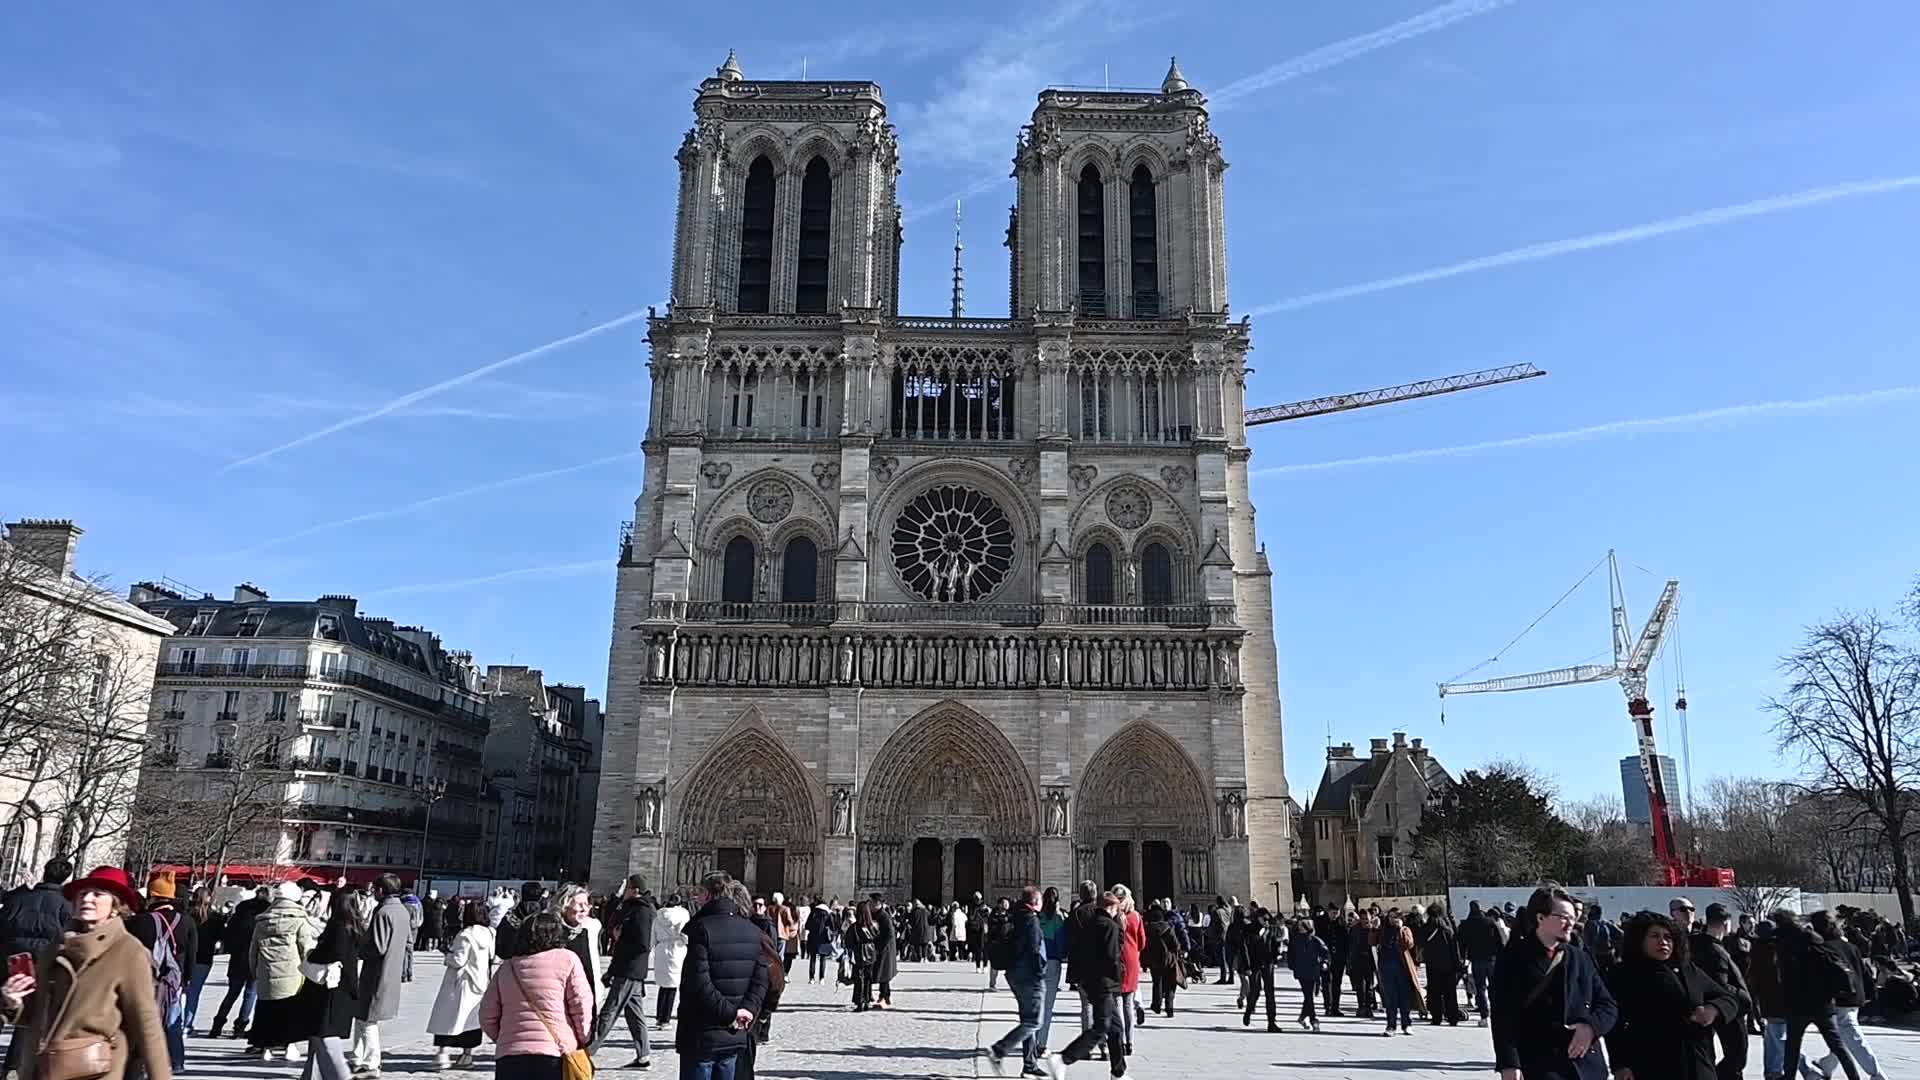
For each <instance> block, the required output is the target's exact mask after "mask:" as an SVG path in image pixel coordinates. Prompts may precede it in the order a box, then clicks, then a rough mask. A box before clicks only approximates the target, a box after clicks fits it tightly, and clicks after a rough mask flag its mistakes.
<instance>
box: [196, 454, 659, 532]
mask: <svg viewBox="0 0 1920 1080" xmlns="http://www.w3.org/2000/svg"><path fill="white" fill-rule="evenodd" d="M643 453H644V452H643V451H640V450H630V451H628V452H626V453H624V454H609V455H608V456H606V457H599V458H594V459H593V460H592V461H582V462H580V463H579V464H577V465H562V466H560V467H559V468H556V469H542V470H540V471H539V472H530V473H522V474H520V475H519V476H509V477H505V478H503V479H500V480H489V481H487V482H486V483H484V484H475V485H473V486H472V487H466V488H461V489H460V490H459V491H449V492H446V493H445V494H441V495H432V496H429V497H427V498H424V499H416V500H414V501H413V502H410V503H403V504H401V505H399V506H390V507H387V508H386V509H384V510H369V511H367V512H366V513H364V514H354V515H352V516H351V517H343V518H331V519H329V520H326V521H322V522H320V523H318V524H316V525H309V526H307V527H306V528H304V529H299V530H296V531H294V532H290V533H287V534H286V535H284V536H276V537H274V538H272V539H271V540H262V541H261V542H260V543H258V544H254V545H253V546H252V547H248V548H242V549H241V550H239V551H235V552H233V553H232V554H234V555H248V554H251V553H253V552H256V551H265V550H266V549H267V548H270V547H278V546H279V545H281V544H286V543H291V542H292V541H295V540H300V539H304V538H306V537H309V536H313V535H315V534H316V533H323V532H328V531H331V530H333V529H344V528H346V527H347V526H349V525H364V524H366V523H367V522H369V521H385V520H387V519H388V518H397V517H405V516H407V515H408V514H417V513H419V512H420V511H422V510H426V509H429V508H431V507H435V506H439V505H441V504H442V503H450V502H455V501H458V500H460V499H467V498H472V497H473V496H475V495H483V494H486V493H487V492H489V491H500V490H502V489H503V488H510V487H516V486H518V485H520V484H531V483H533V482H534V481H536V480H551V479H553V478H554V477H556V476H566V475H568V474H571V473H577V472H585V471H587V470H588V469H598V468H600V467H601V466H603V465H613V464H616V463H618V462H622V461H631V460H633V459H634V458H637V457H641V456H643Z"/></svg>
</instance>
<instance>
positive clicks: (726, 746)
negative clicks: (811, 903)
mask: <svg viewBox="0 0 1920 1080" xmlns="http://www.w3.org/2000/svg"><path fill="white" fill-rule="evenodd" d="M679 802H680V813H679V827H678V830H677V833H676V836H675V839H676V841H677V845H678V847H679V848H680V851H681V853H682V855H683V858H682V859H681V863H682V865H683V866H685V865H688V864H691V863H700V862H702V861H703V860H704V864H705V865H706V866H712V865H714V863H713V859H714V857H715V854H716V853H717V852H718V851H719V850H720V849H722V848H740V849H743V850H745V851H749V852H751V851H755V850H757V849H759V848H763V847H779V848H784V849H785V850H786V886H787V891H790V892H799V891H803V890H806V889H810V888H813V887H815V886H816V885H817V884H818V880H817V879H816V878H815V876H814V873H815V868H816V867H815V864H816V861H817V856H818V853H819V843H820V839H819V838H820V836H821V835H822V832H823V830H822V829H821V828H820V811H819V797H818V796H817V794H816V793H815V791H814V785H813V782H812V781H811V780H809V779H808V777H807V774H806V770H805V769H803V768H802V767H801V766H800V763H799V762H798V761H795V760H794V758H793V755H792V754H790V753H788V752H787V751H786V749H785V748H784V747H782V746H781V745H780V744H779V743H778V742H777V741H775V739H774V737H773V736H772V735H771V734H769V733H768V732H767V731H765V730H763V729H762V728H760V727H758V726H750V727H746V728H744V729H742V730H739V731H736V732H735V733H734V734H732V735H729V736H726V737H725V739H724V740H723V741H722V742H721V743H720V744H719V745H718V746H716V747H714V749H713V750H712V751H710V752H709V753H708V754H707V758H706V760H705V761H703V762H702V763H701V764H700V766H699V767H698V768H696V769H694V770H693V772H692V773H691V774H689V775H688V777H687V778H686V780H685V781H683V782H682V784H681V786H680V799H679ZM689 855H691V856H696V858H693V859H688V858H685V857H684V856H689ZM691 881H692V879H691V878H688V879H685V880H683V881H682V882H681V884H689V883H691Z"/></svg>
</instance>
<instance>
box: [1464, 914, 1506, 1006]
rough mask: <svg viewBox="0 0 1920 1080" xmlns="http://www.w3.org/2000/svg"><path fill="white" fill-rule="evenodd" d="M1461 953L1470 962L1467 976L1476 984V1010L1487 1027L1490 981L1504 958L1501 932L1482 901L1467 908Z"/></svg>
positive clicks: (1474, 998)
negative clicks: (1497, 960)
mask: <svg viewBox="0 0 1920 1080" xmlns="http://www.w3.org/2000/svg"><path fill="white" fill-rule="evenodd" d="M1460 952H1461V955H1463V956H1465V957H1466V958H1467V974H1468V977H1469V978H1471V979H1472V980H1473V1009H1474V1012H1475V1013H1477V1014H1478V1015H1479V1017H1480V1026H1481V1027H1486V1026H1487V978H1488V977H1489V976H1490V975H1492V974H1493V961H1494V958H1495V957H1497V956H1499V955H1500V931H1499V930H1496V929H1494V925H1493V920H1492V919H1489V918H1487V913H1486V912H1484V911H1482V910H1480V901H1478V900H1474V901H1472V902H1470V903H1468V904H1467V917H1466V918H1465V919H1463V920H1461V922H1460Z"/></svg>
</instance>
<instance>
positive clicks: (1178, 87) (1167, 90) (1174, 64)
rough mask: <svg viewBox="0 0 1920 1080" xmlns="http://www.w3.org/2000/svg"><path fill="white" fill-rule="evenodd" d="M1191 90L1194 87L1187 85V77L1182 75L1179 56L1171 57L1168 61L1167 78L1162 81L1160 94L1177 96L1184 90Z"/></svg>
mask: <svg viewBox="0 0 1920 1080" xmlns="http://www.w3.org/2000/svg"><path fill="white" fill-rule="evenodd" d="M1191 89H1193V87H1191V86H1188V85H1187V77H1186V76H1185V75H1182V74H1180V58H1179V57H1177V56H1174V57H1169V58H1168V60H1167V77H1166V78H1165V79H1162V80H1161V81H1160V92H1161V93H1163V94H1177V93H1179V92H1180V91H1182V90H1191Z"/></svg>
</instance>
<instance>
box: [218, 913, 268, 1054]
mask: <svg viewBox="0 0 1920 1080" xmlns="http://www.w3.org/2000/svg"><path fill="white" fill-rule="evenodd" d="M272 903H273V901H272V900H271V899H269V898H268V896H267V887H266V886H265V885H262V886H260V887H259V888H258V889H256V890H254V893H253V896H252V897H250V898H248V899H246V900H242V901H240V903H238V904H236V905H234V909H233V914H232V915H230V916H228V917H227V929H226V932H225V936H223V937H222V938H221V939H220V944H221V946H222V947H224V948H225V949H226V950H227V996H225V997H223V998H221V999H220V1008H219V1009H217V1010H215V1011H214V1014H213V1027H212V1028H210V1029H209V1030H208V1031H207V1037H208V1038H210V1039H217V1038H219V1037H220V1029H222V1028H224V1027H226V1025H227V1010H228V1009H231V1008H233V1003H234V1001H235V1000H236V999H238V1000H239V1002H240V1019H239V1020H238V1021H236V1022H235V1023H234V1025H233V1037H234V1038H236V1039H242V1038H245V1037H246V1034H247V1025H248V1024H249V1023H251V1022H252V1021H253V1002H254V996H255V994H256V992H257V989H256V987H255V986H254V983H253V964H252V962H251V961H250V960H249V958H248V951H249V949H250V948H251V947H252V945H253V921H254V920H255V919H258V918H259V917H260V915H261V913H262V912H264V911H266V910H267V908H268V906H270V905H271V904H272Z"/></svg>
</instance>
